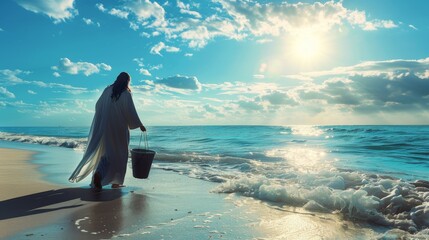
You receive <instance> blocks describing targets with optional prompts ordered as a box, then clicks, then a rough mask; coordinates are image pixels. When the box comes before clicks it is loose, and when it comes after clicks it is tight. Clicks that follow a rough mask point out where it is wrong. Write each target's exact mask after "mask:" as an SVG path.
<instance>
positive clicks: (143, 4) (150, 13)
mask: <svg viewBox="0 0 429 240" xmlns="http://www.w3.org/2000/svg"><path fill="white" fill-rule="evenodd" d="M124 9H125V10H128V11H130V12H132V13H134V15H136V16H137V18H138V20H139V21H140V22H142V23H143V22H145V21H147V20H149V19H153V22H152V23H151V24H150V25H151V26H153V27H165V26H167V21H166V20H165V10H164V8H163V7H162V6H161V5H159V4H158V3H157V2H151V1H149V0H136V1H132V2H130V1H128V2H126V3H125V5H124Z"/></svg>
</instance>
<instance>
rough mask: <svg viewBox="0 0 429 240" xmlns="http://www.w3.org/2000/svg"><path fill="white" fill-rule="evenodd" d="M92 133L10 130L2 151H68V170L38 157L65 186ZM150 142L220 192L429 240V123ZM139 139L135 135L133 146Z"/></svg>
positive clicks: (160, 157)
mask: <svg viewBox="0 0 429 240" xmlns="http://www.w3.org/2000/svg"><path fill="white" fill-rule="evenodd" d="M88 132H89V129H88V128H77V127H76V128H62V127H50V128H45V127H43V128H42V127H32V128H26V127H3V128H0V147H1V146H2V144H3V145H4V144H5V143H7V144H14V142H19V143H20V144H22V143H28V144H27V145H28V146H32V148H34V150H37V149H38V148H49V149H48V150H49V151H55V149H60V148H62V149H67V151H68V154H65V155H64V154H63V155H60V154H58V157H60V158H63V159H61V161H64V164H63V167H62V168H61V169H58V167H57V169H55V168H52V169H49V161H50V160H49V159H46V158H45V159H44V158H43V157H40V159H39V161H44V162H43V164H45V165H46V166H47V167H45V170H46V169H48V170H47V171H48V172H50V174H54V175H55V173H56V174H57V175H56V176H58V178H57V179H56V181H58V182H65V179H60V177H61V176H69V173H67V172H68V171H69V172H70V173H71V172H72V171H73V169H74V165H75V164H76V162H78V158H79V156H81V155H82V153H83V150H84V149H85V145H86V138H87V134H88ZM148 135H149V148H150V149H152V150H155V151H156V152H157V155H156V158H155V162H154V166H153V167H155V168H158V169H163V170H168V171H173V172H177V173H178V174H183V175H187V176H189V177H192V178H197V179H201V180H205V181H211V182H216V183H218V185H217V187H216V188H215V189H213V191H214V192H219V193H236V194H240V195H244V196H248V197H253V198H256V199H260V200H262V201H265V202H267V203H276V204H280V205H284V206H298V207H302V208H303V209H305V210H308V211H310V212H336V213H339V214H344V216H345V217H346V218H348V219H352V220H353V219H354V220H357V221H366V222H369V223H371V224H375V225H381V226H386V227H390V228H392V229H395V228H397V229H402V230H405V231H407V232H409V233H413V234H416V233H417V234H420V235H421V236H423V237H429V230H428V229H427V228H428V227H429V182H425V181H428V180H429V179H428V175H429V126H181V127H148ZM140 137H141V135H140V132H139V131H137V130H135V131H132V132H131V143H130V146H131V148H134V147H138V146H139V144H140ZM16 144H17V143H16ZM143 145H144V144H143V143H141V146H143ZM44 150H45V151H46V150H47V149H44ZM42 159H44V160H42ZM55 161H57V160H55ZM70 162H72V163H73V164H70ZM417 180H420V181H419V182H417V183H416V181H417ZM422 180H423V181H422ZM420 235H418V236H420ZM415 236H417V235H415Z"/></svg>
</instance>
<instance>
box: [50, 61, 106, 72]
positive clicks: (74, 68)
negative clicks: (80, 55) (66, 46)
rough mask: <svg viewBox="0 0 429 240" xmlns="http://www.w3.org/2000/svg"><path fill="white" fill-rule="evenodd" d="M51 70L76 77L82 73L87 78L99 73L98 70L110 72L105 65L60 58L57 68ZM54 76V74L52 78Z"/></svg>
mask: <svg viewBox="0 0 429 240" xmlns="http://www.w3.org/2000/svg"><path fill="white" fill-rule="evenodd" d="M52 69H53V70H55V71H58V70H59V71H62V72H65V73H68V74H72V75H76V74H79V73H83V74H84V75H85V76H89V75H91V74H94V73H99V72H100V69H101V70H105V71H110V70H112V67H111V66H109V65H107V64H105V63H97V64H93V63H89V62H72V61H71V60H70V59H68V58H61V59H60V62H59V65H58V66H53V67H52ZM55 75H56V74H55V73H54V76H55Z"/></svg>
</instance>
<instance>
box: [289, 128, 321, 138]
mask: <svg viewBox="0 0 429 240" xmlns="http://www.w3.org/2000/svg"><path fill="white" fill-rule="evenodd" d="M290 128H291V131H292V135H301V136H311V137H318V136H320V135H322V134H324V133H325V132H324V131H323V130H322V129H320V128H318V127H317V126H311V125H295V126H290Z"/></svg>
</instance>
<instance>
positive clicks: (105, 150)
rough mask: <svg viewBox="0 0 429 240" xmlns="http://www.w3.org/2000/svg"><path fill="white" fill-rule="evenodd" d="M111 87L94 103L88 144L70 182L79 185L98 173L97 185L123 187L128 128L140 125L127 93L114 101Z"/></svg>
mask: <svg viewBox="0 0 429 240" xmlns="http://www.w3.org/2000/svg"><path fill="white" fill-rule="evenodd" d="M112 88H113V87H111V86H109V87H107V88H106V89H105V90H104V92H103V94H102V95H101V96H100V98H99V99H98V101H97V104H96V106H95V115H94V119H93V121H92V126H91V131H90V133H89V136H88V145H87V148H86V151H85V153H84V155H83V158H82V160H81V162H80V163H79V165H78V166H77V168H76V169H75V170H74V172H73V174H72V175H71V176H70V178H69V181H70V182H79V181H80V180H82V179H84V178H85V177H86V176H88V175H89V174H90V173H91V172H93V171H94V170H97V171H99V172H100V175H101V184H102V185H103V186H104V185H107V184H123V182H124V177H125V172H126V169H127V161H128V143H129V140H130V132H129V129H135V128H138V127H140V126H142V125H143V124H142V123H141V121H140V119H139V116H138V114H137V111H136V109H135V106H134V102H133V99H132V97H131V93H130V92H128V91H127V90H125V91H124V92H122V94H121V96H120V98H119V99H118V100H117V101H115V100H113V99H112V98H111V94H112Z"/></svg>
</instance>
